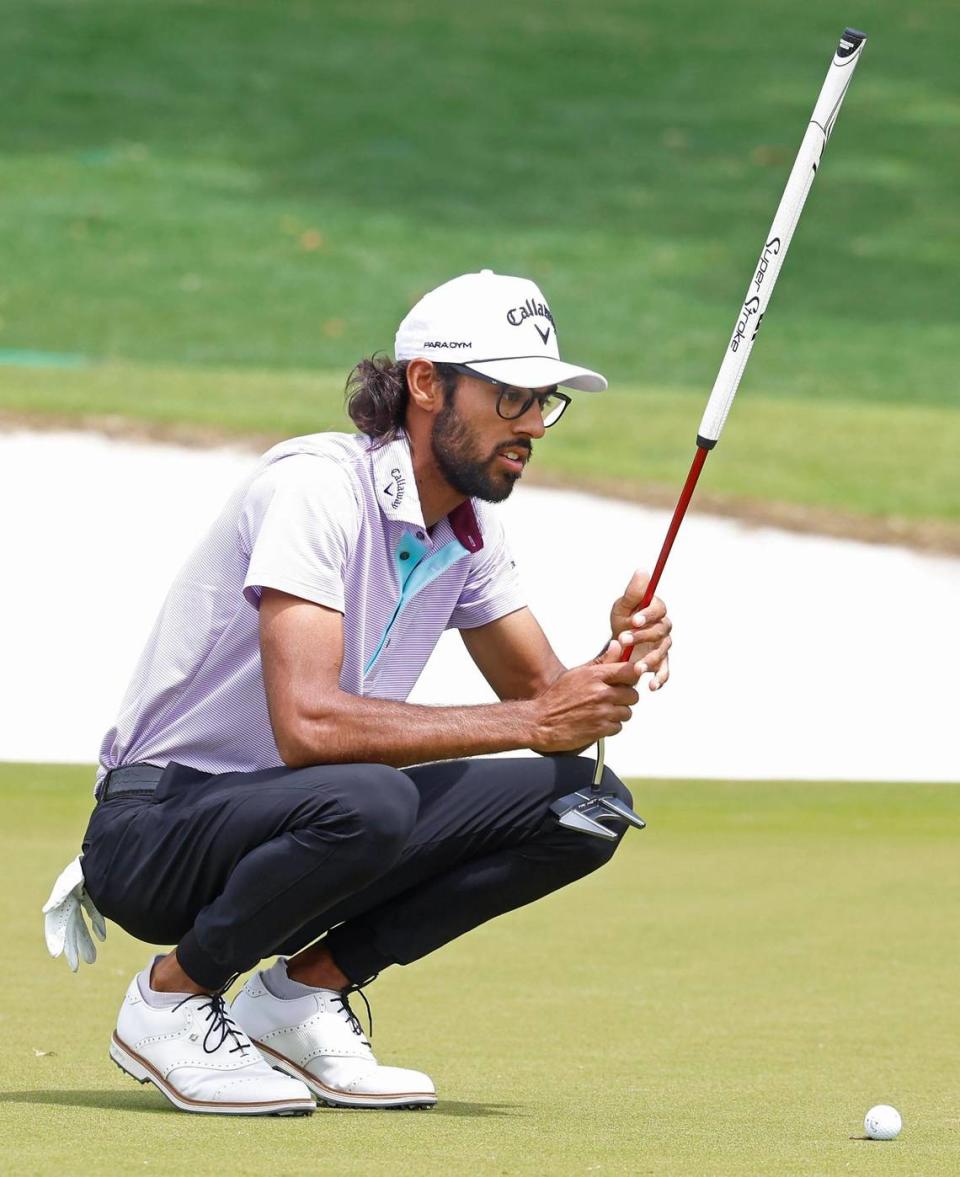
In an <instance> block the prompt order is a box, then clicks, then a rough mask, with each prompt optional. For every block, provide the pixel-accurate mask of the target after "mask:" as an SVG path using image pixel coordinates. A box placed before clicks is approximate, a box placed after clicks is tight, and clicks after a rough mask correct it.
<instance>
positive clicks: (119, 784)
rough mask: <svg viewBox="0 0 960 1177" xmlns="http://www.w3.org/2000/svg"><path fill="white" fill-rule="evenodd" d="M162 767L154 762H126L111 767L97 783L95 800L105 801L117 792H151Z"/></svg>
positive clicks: (157, 782)
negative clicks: (121, 765)
mask: <svg viewBox="0 0 960 1177" xmlns="http://www.w3.org/2000/svg"><path fill="white" fill-rule="evenodd" d="M162 776H163V769H162V768H159V767H158V766H157V765H156V764H127V765H125V766H124V767H123V768H111V769H110V771H109V772H108V773H107V775H106V776H105V777H104V778H103V780H102V781H101V782H100V784H99V785H97V794H96V795H97V800H98V801H106V799H107V798H108V797H116V796H117V795H118V794H119V793H152V792H153V791H154V789H155V788H156V787H157V785H158V784H159V783H160V778H161V777H162Z"/></svg>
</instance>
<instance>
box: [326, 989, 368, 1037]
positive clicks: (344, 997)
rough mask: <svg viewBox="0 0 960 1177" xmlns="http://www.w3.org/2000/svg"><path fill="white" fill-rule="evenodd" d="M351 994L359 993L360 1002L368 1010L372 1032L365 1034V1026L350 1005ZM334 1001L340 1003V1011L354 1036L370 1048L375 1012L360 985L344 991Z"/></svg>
mask: <svg viewBox="0 0 960 1177" xmlns="http://www.w3.org/2000/svg"><path fill="white" fill-rule="evenodd" d="M351 993H359V994H360V1000H361V1001H362V1002H363V1004H364V1005H365V1006H366V1008H367V1021H368V1022H369V1023H370V1030H369V1032H368V1033H367V1034H364V1032H363V1026H362V1025H361V1024H360V1019H359V1018H358V1017H357V1015H356V1014H355V1013H354V1011H353V1009H352V1007H351V1005H350V994H351ZM333 1000H334V1001H337V1002H339V1003H340V1009H341V1010H342V1011H343V1014H344V1016H345V1018H346V1020H347V1022H348V1023H349V1025H350V1028H351V1029H352V1030H353V1032H354V1034H356V1035H357V1037H358V1038H359V1039H360V1040H361V1041H362V1042H363V1044H364V1046H369V1045H370V1042H369V1039H370V1038H372V1037H373V1011H372V1010H371V1008H370V1002H369V1001H367V995H366V993H364V991H363V990H362V989H361V987H360V986H359V985H351V986H350V988H349V989H344V990H342V991H341V992H340V993H338V994H337V996H336V997H334V999H333Z"/></svg>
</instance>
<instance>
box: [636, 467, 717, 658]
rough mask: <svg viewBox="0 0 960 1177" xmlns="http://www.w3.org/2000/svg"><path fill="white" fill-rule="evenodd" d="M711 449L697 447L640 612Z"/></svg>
mask: <svg viewBox="0 0 960 1177" xmlns="http://www.w3.org/2000/svg"><path fill="white" fill-rule="evenodd" d="M711 448H712V447H707V446H700V445H698V446H697V452H696V454H695V455H694V458H693V464H692V465H691V467H690V473H689V474H688V475H687V481H686V482H685V483H684V484H683V490H682V491H681V492H680V498H679V499H678V500H677V505H676V507H675V508H674V512H673V518H672V519H671V520H670V526H669V527H668V528H667V537H666V539H665V540H664V541H663V547H662V548H661V549H660V555H659V556H658V557H657V564H656V567H655V568H654V570H653V575H652V576H651V577H650V583H649V584H648V585H647V588H646V592H644V594H643V600H642V601H641V602H640V605H639V608H640V609H641V610H643V609H646V607H647V606H648V605H649V604H650V602H651V601H652V600H653V597H654V594H655V593H656V591H657V585H658V584H659V583H660V577H661V575H662V574H663V569H664V567H665V566H666V563H667V557H668V556H669V555H670V549H671V548H672V547H673V541H674V540H675V539H676V538H677V532H678V531H679V530H680V524H681V523H682V522H683V517H684V515H686V513H687V507H689V506H690V500H691V499H692V498H693V491H694V488H695V487H696V485H697V479H698V478H699V477H700V471H701V470H702V469H703V464H704V462H705V461H706V460H707V454H709V453H710V449H711ZM629 657H630V647H629V646H628V647H627V648H626V649H625V650H624V651H623V653H622V654H621V655H620V661H621V662H626V661H627V659H628V658H629Z"/></svg>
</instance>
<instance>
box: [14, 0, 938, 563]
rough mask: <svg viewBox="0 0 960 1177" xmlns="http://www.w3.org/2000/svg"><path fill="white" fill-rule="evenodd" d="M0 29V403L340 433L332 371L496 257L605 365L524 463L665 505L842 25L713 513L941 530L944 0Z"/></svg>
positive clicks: (131, 8)
mask: <svg viewBox="0 0 960 1177" xmlns="http://www.w3.org/2000/svg"><path fill="white" fill-rule="evenodd" d="M3 17H4V37H3V41H2V46H0V96H2V101H3V107H4V109H5V110H6V111H7V112H8V117H7V119H5V120H4V121H3V123H2V125H0V250H2V256H3V257H4V265H3V270H2V274H0V360H5V361H6V366H3V367H0V412H4V413H5V419H7V420H9V419H11V418H14V419H15V418H17V417H20V418H22V417H23V416H24V415H29V416H34V417H36V416H46V417H48V418H50V417H57V418H59V419H64V418H66V419H67V420H74V421H75V420H78V419H80V418H91V417H95V418H101V419H102V418H103V417H108V416H109V417H113V418H116V417H120V418H133V419H139V420H144V421H147V422H150V423H152V424H153V425H155V426H156V425H160V426H163V427H165V428H168V429H171V428H174V427H177V428H180V429H182V428H183V427H184V426H186V427H188V428H203V429H204V430H207V431H211V430H213V431H216V432H218V433H228V434H230V433H238V432H239V433H256V434H258V435H260V436H264V437H270V438H272V437H279V436H283V435H285V434H289V433H291V432H303V431H312V430H315V429H323V428H329V427H331V426H334V427H342V422H343V421H344V417H343V413H342V387H343V380H344V376H345V374H346V372H347V370H348V369H349V368H350V367H351V366H352V365H353V364H354V363H355V362H356V360H357V359H358V358H359V357H360V356H362V355H366V354H369V353H371V352H373V351H375V350H387V351H389V350H390V348H391V346H392V341H393V333H394V330H395V328H396V324H397V322H398V321H399V319H400V318H401V317H402V315H403V314H404V313H405V311H406V309H407V308H408V307H409V305H410V304H411V302H412V301H413V300H414V299H416V298H417V297H418V296H419V295H420V294H422V293H423V292H424V291H426V290H427V289H429V288H431V287H432V286H434V285H436V284H437V283H439V282H441V281H443V280H445V279H446V278H447V277H449V276H451V275H453V274H455V273H459V272H462V271H465V270H470V269H479V268H481V267H484V266H491V267H493V268H495V269H498V270H501V271H503V272H507V273H510V272H514V273H525V274H529V275H530V276H532V277H534V278H535V279H536V280H538V281H539V282H540V283H541V284H542V285H543V286H544V288H545V289H546V291H547V294H548V297H549V299H550V301H551V304H552V306H553V309H554V312H555V314H556V316H557V319H558V322H559V326H560V333H561V341H562V345H563V348H564V351H565V353H566V354H567V355H569V356H570V357H571V358H574V359H576V360H577V361H580V362H583V363H585V364H587V365H590V366H596V367H598V368H600V369H601V370H603V371H605V372H607V373H608V374H609V376H610V377H611V380H612V382H613V390H614V391H613V392H612V393H611V395H609V396H607V397H600V398H596V399H590V398H589V397H584V398H580V401H579V403H578V404H577V405H576V413H575V414H570V415H568V419H567V420H566V421H565V422H564V426H563V432H562V436H561V431H560V430H558V431H557V434H556V437H555V438H551V440H550V443H549V445H543V446H542V447H541V448H540V454H539V456H538V461H537V463H536V467H537V469H538V470H539V471H540V472H541V473H542V474H544V475H546V476H548V477H553V478H563V479H565V480H573V481H575V482H577V483H579V484H580V485H586V486H595V487H600V488H602V489H606V490H611V489H612V490H619V491H622V492H623V493H625V494H630V495H635V496H640V497H646V498H652V499H654V500H657V499H658V497H660V498H662V497H663V496H664V495H667V494H669V493H672V491H673V488H674V486H675V484H676V481H677V479H678V478H680V477H682V475H683V473H684V472H685V469H686V465H687V464H688V462H689V457H690V453H691V450H692V443H693V438H694V434H695V430H696V425H697V424H698V422H699V415H700V412H701V411H702V406H703V404H704V402H705V398H706V394H707V392H708V391H709V388H710V387H711V385H712V382H713V377H714V375H715V373H716V369H717V366H718V364H719V361H720V358H721V356H722V353H723V348H724V346H725V344H726V340H727V338H728V335H729V332H730V329H731V327H732V322H733V318H734V313H735V311H736V309H737V306H738V302H739V299H740V298H741V297H742V294H743V290H744V289H745V287H746V283H747V279H748V277H749V274H750V272H751V266H752V264H753V261H754V259H755V257H756V255H757V253H758V251H759V247H760V245H761V244H762V241H763V237H764V234H765V232H766V230H767V228H768V226H769V223H770V220H771V219H772V216H773V211H774V209H775V207H776V203H777V201H778V199H779V196H780V193H781V191H782V188H783V184H784V182H785V179H786V176H787V174H788V172H789V169H790V166H791V164H792V162H793V158H794V156H795V153H796V148H797V145H798V144H799V141H800V138H801V135H802V132H803V129H804V127H805V125H806V122H807V119H808V118H809V115H810V111H811V110H812V106H813V102H814V99H815V97H816V95H817V93H818V91H819V87H820V85H821V83H822V80H823V77H824V74H825V71H826V67H827V64H828V62H829V59H830V56H831V53H832V50H833V48H834V46H835V44H836V41H837V39H838V36H839V34H840V32H841V31H842V28H843V25H844V23H848V24H852V25H854V26H855V27H862V28H863V29H864V30H865V31H866V32H867V33H868V35H869V42H868V45H867V48H866V51H865V54H864V58H863V60H862V62H861V64H860V66H859V69H858V73H857V76H856V77H855V79H854V82H853V85H852V87H851V90H850V92H849V94H848V96H847V100H846V103H845V105H844V109H843V111H842V113H841V116H840V119H839V122H838V125H837V130H836V133H835V135H834V138H833V140H832V142H831V145H830V147H829V148H828V151H827V155H826V157H825V164H824V167H823V168H822V169H821V174H820V178H819V179H818V181H817V184H816V185H815V187H814V190H813V192H812V194H811V197H810V200H809V202H808V205H807V208H806V211H805V212H804V215H803V218H802V220H801V223H800V226H799V229H798V232H797V235H796V238H795V239H794V243H793V246H792V249H791V253H790V256H789V259H788V261H787V263H786V265H785V268H784V272H783V275H782V278H781V280H780V283H779V285H778V288H777V291H776V294H775V296H774V299H773V302H772V304H771V309H770V312H769V314H768V317H767V321H766V327H765V331H764V333H763V336H762V340H761V342H760V345H759V346H758V347H757V348H756V350H755V352H754V355H753V357H752V359H751V364H750V368H749V370H748V374H747V377H746V380H745V382H744V387H743V394H742V395H741V397H740V398H739V400H738V404H737V408H736V411H735V417H734V426H733V428H731V429H730V430H729V431H728V432H727V433H726V434H725V437H724V446H723V447H722V450H720V451H718V456H717V458H715V459H714V461H713V462H712V463H711V467H710V470H709V472H708V475H707V477H706V479H705V482H704V487H703V491H704V499H703V503H704V505H708V504H709V503H711V502H712V505H713V506H714V507H719V508H721V509H724V508H725V507H726V508H731V509H734V510H737V509H748V510H749V509H751V508H754V509H755V508H756V507H757V504H765V505H766V507H767V509H768V510H772V511H774V513H776V511H777V508H778V505H783V507H784V508H785V509H786V508H788V507H790V506H791V505H792V506H793V508H799V509H800V512H801V513H800V515H797V512H796V510H794V512H793V516H794V518H795V519H797V518H799V519H801V521H802V519H803V511H807V512H808V513H809V515H808V520H807V521H808V522H810V524H811V525H813V526H818V525H823V526H829V524H830V518H829V516H830V513H831V512H833V513H834V514H837V513H839V514H841V515H843V514H844V513H845V512H852V514H853V519H852V520H850V519H847V520H846V522H845V523H844V524H843V526H844V527H845V528H846V529H847V530H850V529H852V530H853V531H854V532H856V531H857V529H858V527H859V526H862V528H863V530H864V534H871V529H873V532H876V529H877V526H878V525H885V526H887V527H888V528H890V527H892V528H894V530H896V528H897V527H899V530H900V532H902V533H904V534H907V535H908V536H909V535H912V536H914V537H921V538H922V537H923V536H924V535H927V536H928V537H929V536H930V535H936V536H939V540H940V541H941V542H942V543H945V544H946V545H947V546H948V547H949V546H951V545H955V546H956V545H960V480H958V479H957V478H956V474H955V469H956V453H957V449H958V443H960V411H958V409H960V395H958V392H957V384H956V377H955V370H954V369H955V365H954V363H953V360H954V357H955V354H956V347H955V345H954V319H955V317H956V305H957V300H956V294H955V283H954V280H953V275H954V273H955V270H956V267H957V263H958V260H960V257H958V255H960V243H958V242H960V235H958V232H957V230H958V211H957V210H958V207H960V191H958V187H960V185H958V175H960V98H958V93H957V88H956V84H955V80H956V46H957V43H958V37H957V34H958V33H960V17H958V13H957V8H956V5H955V4H953V3H947V2H946V0H930V2H927V3H925V4H923V5H922V6H916V5H914V6H908V5H903V4H899V3H893V2H892V0H882V2H879V3H867V2H865V0H856V2H854V3H852V4H851V5H848V7H847V8H846V9H844V10H843V11H842V13H841V11H840V10H839V9H838V8H837V6H836V5H835V4H833V3H827V2H826V0H814V2H811V3H807V4H804V5H796V4H793V3H787V2H785V0H764V2H763V3H759V2H752V3H742V4H738V5H712V4H708V3H706V2H705V0H681V2H679V3H673V4H670V5H638V4H636V3H628V2H627V0H598V2H596V3H593V4H591V5H584V4H582V3H580V2H574V0H557V2H555V3H552V4H545V3H526V4H518V3H516V2H514V0H511V2H507V0H489V2H488V3H486V4H484V5H483V6H474V5H462V4H451V3H449V2H447V3H442V2H440V0H366V2H365V3H363V4H356V3H350V2H347V0H323V2H309V0H299V2H291V3H266V2H265V0H241V2H235V0H231V2H230V3H215V2H180V3H170V2H158V3H152V4H146V3H141V2H139V0H137V2H135V0H129V2H126V3H124V2H117V0H112V2H109V3H107V2H98V0H29V2H28V0H6V2H5V3H4V5H3ZM37 365H39V366H37ZM204 436H211V434H210V433H209V432H207V433H204ZM721 455H722V456H721ZM748 500H750V502H748ZM881 530H883V526H881ZM958 550H960V548H958Z"/></svg>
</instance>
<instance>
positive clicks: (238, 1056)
mask: <svg viewBox="0 0 960 1177" xmlns="http://www.w3.org/2000/svg"><path fill="white" fill-rule="evenodd" d="M147 977H149V971H147ZM110 1057H111V1058H112V1059H113V1061H114V1062H115V1063H116V1064H117V1066H118V1067H120V1069H121V1070H122V1071H126V1073H127V1074H128V1075H130V1076H132V1077H133V1078H134V1079H136V1080H137V1081H138V1082H139V1083H152V1084H153V1085H154V1086H155V1087H156V1088H157V1089H158V1090H159V1091H161V1092H162V1093H163V1094H164V1095H165V1096H166V1097H167V1099H169V1100H170V1102H171V1103H172V1104H173V1105H174V1106H175V1107H178V1108H180V1109H181V1110H182V1111H185V1112H208V1113H218V1114H220V1115H228V1116H302V1115H308V1114H309V1113H310V1112H312V1111H314V1109H315V1107H316V1104H315V1102H314V1099H313V1096H312V1095H311V1094H310V1092H309V1090H308V1089H307V1087H306V1086H304V1084H303V1083H301V1082H299V1081H298V1080H297V1079H294V1078H290V1077H289V1076H287V1075H281V1074H280V1073H279V1072H278V1071H276V1070H275V1069H274V1068H273V1067H272V1066H270V1065H269V1064H268V1063H267V1062H266V1061H265V1060H264V1058H263V1056H262V1055H261V1054H260V1052H259V1051H258V1050H257V1048H256V1047H255V1046H253V1045H252V1043H250V1042H249V1041H248V1040H247V1038H246V1036H245V1035H244V1034H243V1032H242V1031H241V1030H240V1028H239V1027H238V1026H237V1025H236V1024H235V1023H234V1021H233V1019H232V1018H231V1017H230V1015H229V1013H228V1012H227V1010H226V1007H225V1006H224V1002H223V997H222V996H221V995H220V994H212V995H207V994H199V995H197V996H191V997H184V998H183V999H182V1000H181V1001H179V1002H177V1003H175V1004H167V1005H163V1006H159V1007H158V1006H154V1005H149V1004H148V1003H147V1002H146V1001H145V1000H144V998H143V994H142V993H141V990H140V980H139V978H138V977H134V978H133V980H132V981H131V983H130V988H129V989H128V990H127V996H126V997H125V998H124V1001H123V1005H121V1007H120V1016H119V1018H118V1019H117V1028H116V1030H115V1031H114V1033H113V1038H112V1039H111V1042H110Z"/></svg>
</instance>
